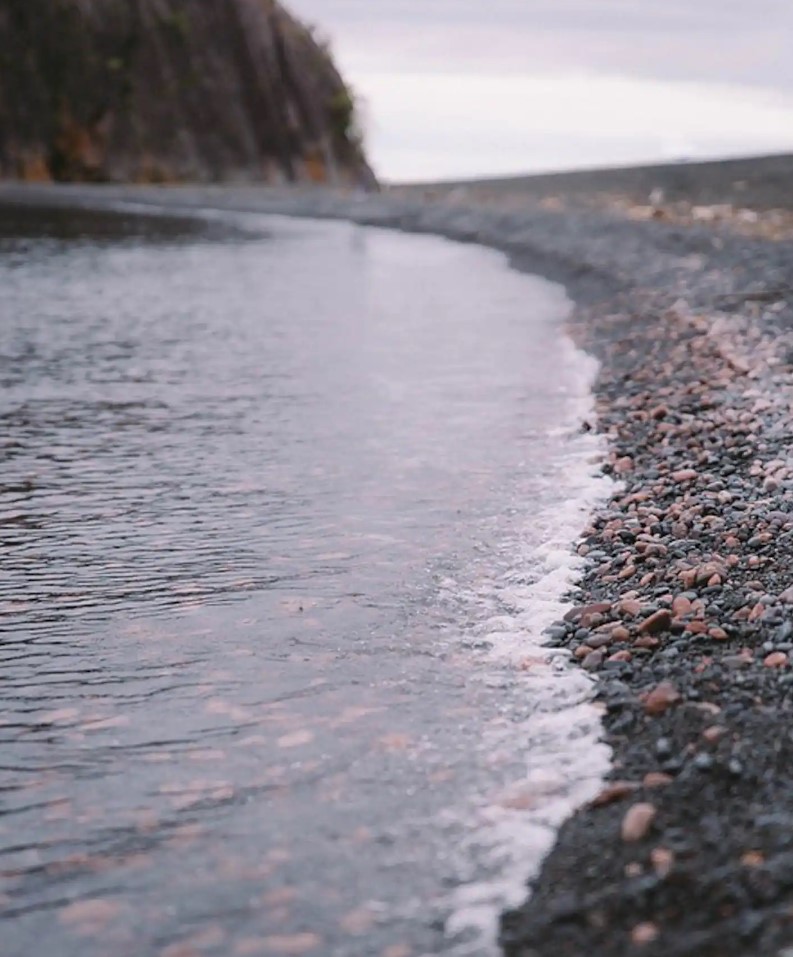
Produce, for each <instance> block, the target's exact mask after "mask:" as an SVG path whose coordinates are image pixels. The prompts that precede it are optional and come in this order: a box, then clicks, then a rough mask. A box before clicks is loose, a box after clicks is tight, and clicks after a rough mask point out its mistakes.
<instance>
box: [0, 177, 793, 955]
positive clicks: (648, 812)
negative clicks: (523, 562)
mask: <svg viewBox="0 0 793 957" xmlns="http://www.w3.org/2000/svg"><path fill="white" fill-rule="evenodd" d="M12 192H13V195H14V196H18V194H17V192H16V190H13V191H12ZM2 195H3V193H2V190H0V198H2ZM40 195H46V196H49V197H50V201H51V197H52V194H51V193H49V192H48V191H47V190H44V191H41V192H40V193H34V192H32V191H29V192H27V193H26V201H33V200H35V199H36V198H37V196H40ZM101 195H102V196H103V197H105V200H104V201H107V199H116V200H118V199H122V198H127V199H128V198H130V197H131V196H134V197H135V199H136V201H139V202H140V201H144V202H155V203H160V204H161V203H163V202H167V203H168V204H169V205H171V206H178V205H188V206H195V205H202V204H203V205H211V206H222V207H224V208H232V209H251V208H253V209H258V210H261V211H271V212H272V211H282V212H290V213H298V214H301V213H302V214H306V215H328V216H346V217H348V218H353V219H357V220H358V221H361V222H367V223H370V224H372V223H374V224H381V225H384V226H389V227H397V228H405V229H411V230H417V231H428V232H438V233H442V234H445V235H449V236H452V237H453V238H456V239H463V240H469V241H476V242H483V243H485V244H488V245H492V246H496V247H498V248H501V249H504V250H505V251H507V252H508V253H509V254H510V255H511V256H512V258H513V261H514V262H515V264H516V265H517V266H518V267H520V268H524V269H527V270H530V271H532V272H538V273H541V274H543V275H545V276H548V277H549V278H552V279H556V280H558V281H561V282H564V283H565V285H566V286H567V288H568V290H569V292H570V294H571V296H572V297H573V298H574V300H575V302H576V305H577V308H576V311H575V314H574V316H573V319H572V327H571V328H572V331H573V334H574V336H575V338H576V340H577V341H578V342H579V343H580V344H581V345H582V346H584V347H585V348H587V349H588V350H589V351H590V352H592V353H593V354H595V355H596V356H597V357H598V358H599V359H600V361H601V363H602V367H601V372H600V375H599V378H598V381H597V383H596V396H597V406H598V419H597V421H596V422H590V423H583V424H582V428H597V429H600V430H601V431H603V432H604V433H605V434H606V435H607V437H608V441H609V447H610V458H609V461H608V463H607V464H606V466H605V467H606V469H607V470H608V471H609V472H611V473H612V474H613V475H614V476H615V477H617V478H618V479H619V480H620V486H619V490H618V492H617V493H616V494H615V496H614V498H613V499H612V501H611V502H610V503H609V504H608V505H607V506H606V507H605V508H604V510H603V511H602V512H601V513H599V514H597V515H596V516H594V517H593V520H592V522H591V525H590V527H589V528H588V529H586V530H585V532H584V535H583V538H582V541H581V543H580V545H579V550H580V552H581V554H582V555H586V556H587V557H588V559H589V560H590V565H589V570H588V572H587V573H586V576H585V578H584V580H583V582H582V584H581V587H580V589H579V590H578V591H577V593H576V595H575V601H576V602H577V603H578V607H577V609H576V610H575V611H574V612H573V613H571V614H570V615H569V616H568V619H567V620H565V621H562V622H559V623H557V625H555V626H554V627H553V628H552V629H551V632H550V634H549V640H550V642H551V643H552V644H555V645H557V646H559V647H565V648H569V650H570V653H571V655H572V656H573V658H574V659H575V660H577V661H579V662H580V663H581V666H582V667H584V668H586V669H587V670H589V671H590V672H591V673H592V674H593V675H595V676H596V677H597V679H598V684H597V689H598V690H597V693H598V698H599V701H600V703H601V706H602V710H603V721H604V726H605V736H606V740H607V741H608V743H609V745H610V746H611V747H612V749H613V751H614V756H615V763H614V769H613V774H612V780H611V781H609V782H608V783H607V785H606V787H605V789H604V791H603V793H602V794H601V796H600V798H599V799H597V800H596V801H595V802H593V805H592V806H590V807H587V808H584V809H582V810H581V811H579V812H578V813H577V814H576V815H575V816H574V817H573V818H572V819H571V820H570V821H569V822H568V823H567V824H566V825H565V826H564V827H563V829H562V830H561V832H560V834H559V837H558V841H557V844H556V847H555V849H554V850H553V852H552V853H551V854H550V856H549V857H548V858H547V860H546V862H545V864H544V866H543V868H542V871H541V872H540V874H539V875H538V877H537V878H536V879H535V880H534V881H533V883H532V887H531V896H530V899H529V901H528V902H527V903H526V904H525V905H524V906H523V907H522V908H520V909H519V910H517V911H515V912H513V913H510V914H507V915H505V917H504V920H503V926H502V944H503V947H504V950H505V953H506V954H507V955H508V957H544V955H551V954H553V955H554V957H565V955H571V957H572V955H580V954H583V953H592V954H597V955H598V957H611V955H615V957H616V955H623V954H632V953H641V954H646V955H660V954H663V955H665V957H678V955H679V957H682V955H692V957H693V955H697V957H708V955H713V957H716V955H719V957H722V955H725V957H726V955H749V954H751V955H758V957H761V955H766V954H768V955H777V954H782V953H785V951H784V950H783V948H784V947H785V946H786V945H788V946H789V945H791V944H793V735H792V734H791V730H790V727H789V715H790V711H791V705H792V704H793V557H792V556H793V446H792V445H791V438H792V435H791V432H792V431H793V425H792V424H791V423H792V422H793V419H791V396H793V243H791V242H789V241H776V242H772V241H768V240H761V239H748V238H746V237H740V236H737V235H734V234H732V233H730V232H729V231H728V230H727V229H721V228H719V227H718V226H717V225H713V224H711V225H707V226H703V225H691V226H680V225H678V224H669V223H666V222H663V221H651V222H630V221H626V220H625V219H622V218H619V217H618V216H610V215H608V214H607V213H595V212H591V211H589V212H587V211H584V212H577V213H572V212H561V211H558V210H557V211H554V210H549V209H544V208H541V207H540V206H537V207H536V208H533V209H531V210H528V209H525V208H524V209H521V211H520V212H519V213H518V212H509V211H507V212H505V211H504V210H503V209H500V210H499V211H492V210H488V209H487V207H486V206H484V205H482V206H479V207H473V206H470V205H469V206H465V207H462V206H459V205H456V206H450V205H444V204H436V205H431V204H430V205H427V204H423V205H418V204H414V203H411V202H408V201H405V200H399V201H398V202H397V201H394V200H388V199H380V198H369V199H360V200H357V201H349V200H344V199H342V200H340V199H336V198H333V197H327V196H321V195H317V194H313V193H305V194H300V195H298V196H295V195H291V196H289V197H284V196H283V195H280V194H273V193H266V192H264V191H253V190H246V189H237V190H178V191H168V192H165V191H162V190H160V191H156V190H148V191H140V190H139V191H126V192H125V191H124V190H106V191H105V192H104V193H102V194H101ZM8 196H9V191H8V190H7V191H6V198H8ZM59 196H61V197H63V201H65V202H73V201H75V199H81V198H82V199H87V200H88V201H92V202H93V201H96V200H95V197H96V193H94V194H91V193H90V192H87V191H85V190H82V191H80V190H77V191H74V192H70V191H63V192H61V193H59ZM92 196H93V197H94V198H93V199H92Z"/></svg>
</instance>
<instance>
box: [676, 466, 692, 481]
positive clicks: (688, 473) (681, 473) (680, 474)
mask: <svg viewBox="0 0 793 957" xmlns="http://www.w3.org/2000/svg"><path fill="white" fill-rule="evenodd" d="M696 477H697V473H696V472H695V471H694V469H679V470H678V471H677V472H672V481H673V482H693V481H694V479H695V478H696Z"/></svg>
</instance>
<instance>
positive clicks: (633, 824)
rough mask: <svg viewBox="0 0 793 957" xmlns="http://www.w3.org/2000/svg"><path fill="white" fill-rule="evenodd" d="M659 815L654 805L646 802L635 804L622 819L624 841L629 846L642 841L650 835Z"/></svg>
mask: <svg viewBox="0 0 793 957" xmlns="http://www.w3.org/2000/svg"><path fill="white" fill-rule="evenodd" d="M657 814H658V810H657V809H656V807H655V805H654V804H649V803H647V802H644V801H642V802H640V803H639V804H634V805H633V807H631V808H629V809H628V812H627V814H626V815H625V817H624V818H623V819H622V828H621V834H622V840H623V841H625V843H629V844H632V843H635V842H636V841H641V840H642V839H643V838H644V837H646V836H647V834H649V832H650V828H651V827H652V826H653V821H655V818H656V816H657Z"/></svg>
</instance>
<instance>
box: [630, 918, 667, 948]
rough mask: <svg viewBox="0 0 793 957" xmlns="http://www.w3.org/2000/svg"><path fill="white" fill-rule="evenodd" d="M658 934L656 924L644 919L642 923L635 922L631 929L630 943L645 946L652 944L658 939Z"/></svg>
mask: <svg viewBox="0 0 793 957" xmlns="http://www.w3.org/2000/svg"><path fill="white" fill-rule="evenodd" d="M659 934H660V931H659V930H658V925H657V924H653V923H651V922H650V921H645V922H644V923H642V924H637V925H636V926H635V927H634V928H633V930H632V931H631V943H632V944H635V945H636V946H637V947H645V946H646V945H647V944H652V943H653V942H654V941H656V940H658V937H659Z"/></svg>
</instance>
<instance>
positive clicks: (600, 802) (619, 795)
mask: <svg viewBox="0 0 793 957" xmlns="http://www.w3.org/2000/svg"><path fill="white" fill-rule="evenodd" d="M638 788H639V785H638V784H636V783H635V782H634V781H614V782H612V783H611V784H609V785H607V786H606V787H605V788H603V790H602V791H601V792H600V794H598V796H597V797H596V798H594V800H593V801H592V805H591V806H592V807H605V806H606V805H607V804H613V803H614V802H615V801H621V800H622V799H623V798H626V797H628V796H629V795H631V794H633V793H634V792H635V791H637V790H638Z"/></svg>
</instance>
